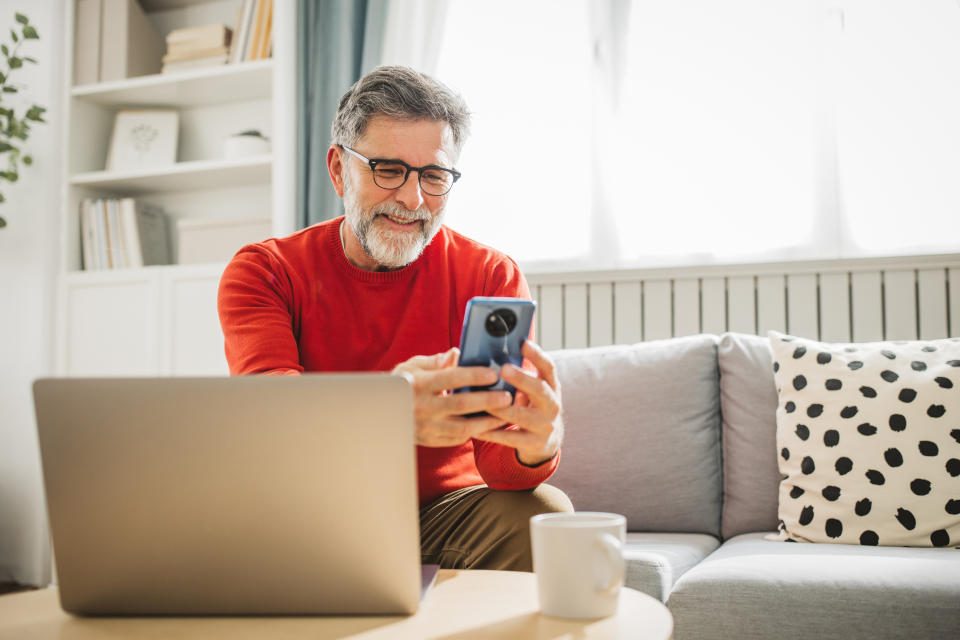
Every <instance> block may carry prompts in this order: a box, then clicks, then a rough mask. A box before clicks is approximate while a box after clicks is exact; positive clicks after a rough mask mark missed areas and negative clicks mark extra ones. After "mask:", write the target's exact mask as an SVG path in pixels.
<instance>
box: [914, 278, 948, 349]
mask: <svg viewBox="0 0 960 640" xmlns="http://www.w3.org/2000/svg"><path fill="white" fill-rule="evenodd" d="M917 296H918V298H919V301H918V304H919V305H920V306H919V309H920V314H919V315H920V335H919V337H920V339H921V340H934V339H936V338H946V337H947V336H948V335H949V332H948V330H947V273H946V271H945V270H943V269H922V270H920V271H918V272H917Z"/></svg>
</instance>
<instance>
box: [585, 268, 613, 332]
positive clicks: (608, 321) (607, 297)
mask: <svg viewBox="0 0 960 640" xmlns="http://www.w3.org/2000/svg"><path fill="white" fill-rule="evenodd" d="M589 298H590V335H589V340H590V346H591V347H601V346H605V345H608V344H613V285H612V284H610V283H609V282H591V283H590V289H589Z"/></svg>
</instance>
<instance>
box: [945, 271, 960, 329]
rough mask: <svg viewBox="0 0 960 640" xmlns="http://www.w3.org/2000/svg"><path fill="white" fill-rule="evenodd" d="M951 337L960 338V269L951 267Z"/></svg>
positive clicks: (949, 278) (949, 273) (949, 277)
mask: <svg viewBox="0 0 960 640" xmlns="http://www.w3.org/2000/svg"><path fill="white" fill-rule="evenodd" d="M947 279H948V280H949V281H950V337H955V338H960V269H950V270H949V272H948V273H947Z"/></svg>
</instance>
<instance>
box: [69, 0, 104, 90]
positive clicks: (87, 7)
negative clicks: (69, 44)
mask: <svg viewBox="0 0 960 640" xmlns="http://www.w3.org/2000/svg"><path fill="white" fill-rule="evenodd" d="M102 8H103V0H77V17H76V27H77V31H76V35H75V36H74V37H75V42H74V52H75V55H74V57H73V84H75V85H81V84H93V83H95V82H99V81H100V20H101V17H100V13H101V10H102Z"/></svg>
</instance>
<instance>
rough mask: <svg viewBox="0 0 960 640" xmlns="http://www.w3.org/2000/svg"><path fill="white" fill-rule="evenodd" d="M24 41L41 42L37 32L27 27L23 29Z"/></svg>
mask: <svg viewBox="0 0 960 640" xmlns="http://www.w3.org/2000/svg"><path fill="white" fill-rule="evenodd" d="M23 39H24V40H39V39H40V36H38V35H37V30H36V29H34V28H33V27H31V26H29V25H27V26H26V27H24V28H23Z"/></svg>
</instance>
